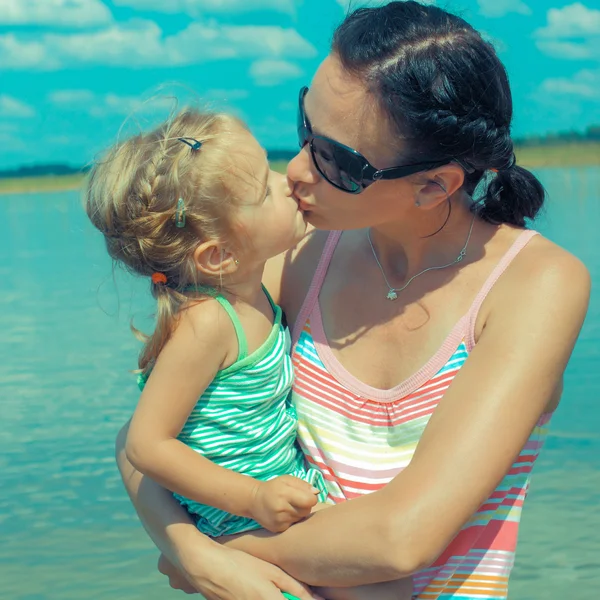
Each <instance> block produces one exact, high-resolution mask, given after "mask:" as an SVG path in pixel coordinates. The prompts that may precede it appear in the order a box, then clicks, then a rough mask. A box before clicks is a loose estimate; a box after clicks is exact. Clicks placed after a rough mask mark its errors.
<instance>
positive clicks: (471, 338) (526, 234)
mask: <svg viewBox="0 0 600 600" xmlns="http://www.w3.org/2000/svg"><path fill="white" fill-rule="evenodd" d="M536 235H539V234H538V232H537V231H533V230H531V229H526V230H525V231H523V232H522V233H521V234H520V235H519V236H518V237H517V239H516V240H515V241H514V242H513V245H512V246H511V247H510V248H509V249H508V251H507V252H506V254H505V255H504V256H503V257H502V258H501V259H500V262H499V263H498V264H497V265H496V267H495V268H494V270H493V271H492V272H491V274H490V276H489V277H488V278H487V280H486V282H485V283H484V284H483V287H482V288H481V290H479V293H478V294H477V296H476V297H475V300H474V301H473V304H471V308H470V309H469V312H468V313H467V318H468V324H467V335H466V340H465V341H466V344H467V349H468V350H469V352H470V351H471V350H472V349H473V347H474V346H475V323H476V321H477V316H478V315H479V309H480V308H481V305H482V304H483V301H484V300H485V299H486V297H487V295H488V294H489V292H490V290H491V289H492V288H493V287H494V285H495V283H496V282H497V281H498V279H500V276H501V275H502V274H503V273H504V271H506V269H507V268H508V267H509V266H510V264H511V263H512V261H513V260H514V259H515V258H516V256H517V255H518V254H519V252H521V250H523V248H525V246H527V244H528V243H529V242H530V241H531V239H532V238H534V237H535V236H536Z"/></svg>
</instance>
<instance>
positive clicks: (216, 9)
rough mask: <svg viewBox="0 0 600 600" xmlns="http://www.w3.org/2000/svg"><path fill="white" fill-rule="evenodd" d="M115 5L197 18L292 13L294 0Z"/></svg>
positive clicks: (156, 0) (128, 0)
mask: <svg viewBox="0 0 600 600" xmlns="http://www.w3.org/2000/svg"><path fill="white" fill-rule="evenodd" d="M113 3H114V4H115V5H116V6H128V7H130V8H133V9H136V10H149V11H156V12H161V13H169V14H176V13H185V14H188V15H190V16H191V17H194V18H198V17H200V16H203V15H206V14H227V13H229V14H232V13H238V14H239V13H241V12H251V11H256V10H272V11H276V12H281V13H286V14H294V13H295V2H294V0H113Z"/></svg>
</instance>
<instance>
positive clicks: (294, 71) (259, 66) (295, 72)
mask: <svg viewBox="0 0 600 600" xmlns="http://www.w3.org/2000/svg"><path fill="white" fill-rule="evenodd" d="M303 74H304V72H303V71H302V69H301V68H300V67H299V66H298V65H296V64H295V63H292V62H289V61H287V60H272V59H268V58H267V59H264V60H257V61H255V62H253V63H252V65H251V66H250V76H251V77H252V78H253V79H254V83H255V84H256V85H258V86H274V85H278V84H280V83H283V82H284V81H288V80H290V79H297V78H298V77H301V76H302V75H303Z"/></svg>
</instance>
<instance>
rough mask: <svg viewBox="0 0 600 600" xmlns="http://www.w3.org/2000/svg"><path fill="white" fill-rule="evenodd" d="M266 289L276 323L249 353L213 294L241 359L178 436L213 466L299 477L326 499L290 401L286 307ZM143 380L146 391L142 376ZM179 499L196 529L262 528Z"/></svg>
mask: <svg viewBox="0 0 600 600" xmlns="http://www.w3.org/2000/svg"><path fill="white" fill-rule="evenodd" d="M203 291H206V292H207V293H208V290H205V289H203ZM264 292H265V294H266V296H267V298H268V299H269V302H270V304H271V307H272V308H273V314H274V319H273V327H272V329H271V332H270V334H269V336H268V337H267V339H266V340H265V341H264V342H263V344H262V345H261V346H260V348H258V349H257V350H255V351H254V352H252V353H251V354H249V355H248V345H247V342H246V335H245V333H244V329H243V327H242V324H241V323H240V320H239V318H238V316H237V314H236V312H235V310H234V309H233V307H232V306H231V304H230V303H229V301H228V300H227V299H226V298H225V297H224V296H223V295H221V294H218V293H211V295H212V296H213V297H214V298H215V300H217V301H218V302H219V304H221V306H222V307H223V309H224V310H225V312H227V314H228V315H229V318H230V319H231V321H232V323H233V326H234V328H235V332H236V335H237V339H238V347H239V350H238V358H237V360H236V362H235V363H234V364H232V365H231V366H229V367H227V368H226V369H223V370H221V371H219V372H218V373H217V375H216V376H215V378H214V379H213V380H212V382H211V383H210V384H209V386H208V387H207V388H206V390H205V391H204V393H203V394H202V396H201V397H200V399H199V400H198V403H197V404H196V406H194V408H193V410H192V412H191V414H190V416H189V417H188V419H187V421H186V423H185V425H184V426H183V429H182V430H181V433H180V434H179V436H178V437H177V439H178V440H179V441H181V442H183V443H184V444H186V445H187V446H189V447H190V448H192V449H193V450H195V451H196V452H198V453H199V454H201V455H202V456H204V457H206V458H208V459H209V460H211V461H212V462H214V463H215V464H217V465H220V466H221V467H225V468H227V469H232V470H233V471H237V472H238V473H242V474H244V475H248V476H250V477H254V478H255V479H259V480H261V481H267V480H270V479H274V478H275V477H278V476H280V475H293V476H294V477H299V478H300V479H303V480H304V481H308V482H309V483H310V484H312V485H314V486H315V487H316V488H317V489H319V490H321V494H320V495H319V499H320V500H325V498H326V493H325V483H324V481H323V477H322V475H321V473H320V472H319V471H318V470H317V469H313V468H310V467H308V466H307V464H306V462H305V459H304V455H303V453H302V451H301V450H300V448H299V447H298V444H297V443H296V433H297V427H298V421H297V417H296V412H295V410H294V407H293V406H292V404H291V399H290V390H291V387H292V381H293V368H292V362H291V358H290V345H291V339H290V334H289V330H288V328H287V327H286V326H285V325H284V324H283V323H282V319H281V317H282V313H281V308H280V307H279V306H277V305H276V304H274V303H273V301H272V300H271V297H270V296H269V294H268V293H267V291H266V290H264ZM139 384H140V387H141V388H143V386H144V384H145V380H144V378H141V380H140V381H139ZM193 476H194V474H193V473H190V477H193ZM207 485H210V482H207ZM175 497H176V498H177V499H178V500H179V502H180V503H181V504H182V505H183V506H184V507H185V508H186V509H187V511H188V512H189V513H190V515H191V516H192V518H194V520H195V521H196V525H197V527H198V529H200V531H202V533H204V534H206V535H209V536H211V537H219V536H222V535H233V534H237V533H242V532H244V531H251V530H253V529H260V528H261V525H259V524H258V523H257V522H256V521H253V520H252V519H249V518H246V517H240V516H238V515H232V514H230V513H227V512H225V511H223V510H220V509H218V508H214V507H212V506H207V505H205V504H200V503H198V502H195V501H194V500H191V499H189V498H185V497H183V496H180V495H178V494H175Z"/></svg>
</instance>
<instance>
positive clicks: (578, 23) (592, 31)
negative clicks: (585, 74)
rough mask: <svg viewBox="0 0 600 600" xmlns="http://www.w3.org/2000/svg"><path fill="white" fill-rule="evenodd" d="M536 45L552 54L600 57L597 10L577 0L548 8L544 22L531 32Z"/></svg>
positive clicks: (585, 57) (557, 55)
mask: <svg viewBox="0 0 600 600" xmlns="http://www.w3.org/2000/svg"><path fill="white" fill-rule="evenodd" d="M534 37H535V38H536V44H537V47H538V48H539V49H540V50H541V51H542V52H544V53H545V54H548V55H549V56H553V57H556V58H564V59H570V60H578V59H588V58H589V59H596V60H600V10H597V9H593V8H588V7H587V6H584V5H583V4H581V3H580V2H576V3H575V4H570V5H569V6H565V7H564V8H551V9H550V10H549V11H548V13H547V24H546V26H544V27H541V28H539V29H537V30H536V31H535V32H534Z"/></svg>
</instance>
